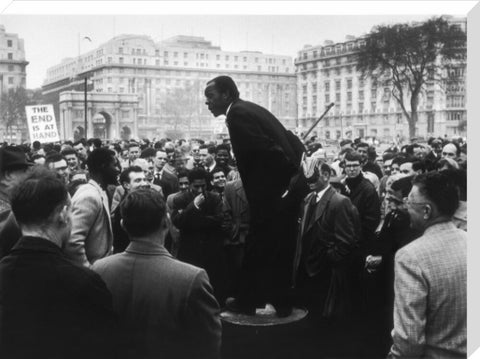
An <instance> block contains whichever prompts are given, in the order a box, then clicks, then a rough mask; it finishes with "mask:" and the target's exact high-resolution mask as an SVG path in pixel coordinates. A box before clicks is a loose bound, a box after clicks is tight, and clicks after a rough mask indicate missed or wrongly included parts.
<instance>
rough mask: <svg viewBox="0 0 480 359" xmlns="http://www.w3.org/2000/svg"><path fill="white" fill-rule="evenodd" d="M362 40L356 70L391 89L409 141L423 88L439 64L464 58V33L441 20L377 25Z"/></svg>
mask: <svg viewBox="0 0 480 359" xmlns="http://www.w3.org/2000/svg"><path fill="white" fill-rule="evenodd" d="M365 40H366V44H365V46H363V47H362V48H361V49H360V50H359V52H358V54H357V61H358V65H357V68H358V70H359V71H360V72H362V73H363V75H364V76H374V77H378V78H379V79H380V81H382V82H383V84H384V85H390V86H391V91H390V93H391V95H392V96H393V98H394V99H395V100H396V101H397V102H398V104H399V105H400V107H401V109H402V112H403V113H404V115H405V117H406V119H407V121H408V126H409V135H410V138H413V137H415V124H416V123H417V120H418V113H417V110H418V103H419V95H420V93H421V91H422V87H423V86H424V85H425V83H426V81H427V80H429V75H431V74H432V71H434V70H435V67H437V66H439V65H440V64H441V63H442V62H443V63H445V62H449V61H455V60H464V59H465V56H466V34H465V32H464V31H463V30H462V29H460V28H459V27H458V26H456V25H452V24H450V23H448V21H447V20H445V19H444V18H441V17H440V18H432V19H430V20H428V21H426V22H424V23H421V24H395V25H389V26H385V25H380V26H376V27H374V28H373V30H372V31H371V32H370V34H368V35H367V36H366V39H365ZM408 102H409V104H410V106H407V103H408Z"/></svg>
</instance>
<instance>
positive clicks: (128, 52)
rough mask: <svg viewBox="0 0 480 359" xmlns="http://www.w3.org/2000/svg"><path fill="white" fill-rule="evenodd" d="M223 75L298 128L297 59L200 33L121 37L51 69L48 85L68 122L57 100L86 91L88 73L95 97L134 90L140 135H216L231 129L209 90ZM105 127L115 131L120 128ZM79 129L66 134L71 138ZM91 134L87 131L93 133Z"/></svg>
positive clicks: (248, 97) (73, 116) (71, 115)
mask: <svg viewBox="0 0 480 359" xmlns="http://www.w3.org/2000/svg"><path fill="white" fill-rule="evenodd" d="M219 75H229V76H231V77H232V78H233V79H234V80H235V82H236V83H237V86H238V87H239V91H240V96H241V97H242V98H243V99H245V100H251V101H254V102H256V103H258V104H260V105H262V106H264V107H266V108H268V109H269V110H270V111H271V112H272V113H274V114H275V115H276V116H277V117H278V118H279V120H280V121H282V122H283V124H284V125H285V126H286V127H288V128H292V129H293V128H295V127H296V126H297V123H296V119H297V104H296V99H297V94H296V91H297V85H296V75H295V72H294V64H293V59H292V58H291V57H289V56H279V55H269V54H263V53H260V52H254V51H242V52H229V51H223V50H222V49H221V48H220V47H218V46H213V45H212V44H211V42H209V41H206V40H205V39H204V38H202V37H194V36H175V37H173V38H170V39H167V40H164V41H161V42H154V41H153V40H152V39H151V38H150V37H149V36H145V35H120V36H117V37H115V38H113V39H111V40H110V41H108V42H107V43H105V44H102V45H101V46H99V47H98V48H96V49H94V50H92V51H90V52H88V53H85V54H82V55H80V56H79V57H76V58H68V59H64V60H63V61H62V62H61V63H60V64H58V65H56V66H53V67H51V68H49V69H48V71H47V77H46V80H45V82H44V85H43V87H42V90H43V95H44V96H46V97H49V98H50V102H51V103H53V104H54V106H56V111H57V113H58V116H57V118H59V119H60V121H66V120H67V119H66V118H63V117H62V116H63V114H64V113H63V112H62V113H60V108H59V106H58V103H59V99H60V93H61V92H64V91H78V92H82V91H84V84H85V80H84V79H85V78H87V79H88V80H87V92H88V94H89V96H90V98H91V101H96V97H97V95H98V96H101V95H104V94H110V95H115V94H118V95H123V94H129V95H135V96H136V98H137V100H138V106H137V107H136V108H135V110H134V111H135V114H136V119H135V120H136V121H137V126H136V129H137V130H136V134H137V136H138V137H147V138H154V137H157V138H158V137H163V136H168V135H171V134H173V133H177V134H179V135H182V136H183V137H203V138H212V137H214V136H215V135H218V134H222V133H223V134H224V133H225V132H226V129H225V128H222V125H221V124H222V119H221V118H220V119H214V118H213V117H212V115H211V113H210V112H209V111H208V109H207V107H206V105H205V97H204V93H203V91H204V88H205V85H206V82H207V81H208V80H210V79H212V78H214V77H216V76H219ZM103 97H105V96H103ZM132 111H133V110H132ZM121 113H122V114H123V112H121ZM68 115H69V117H68V121H73V122H76V123H77V122H78V123H80V120H81V119H82V118H83V117H84V113H83V110H81V109H77V110H76V111H75V112H74V113H69V114H68ZM91 115H92V114H87V117H88V116H91ZM94 116H95V115H94ZM114 116H115V115H114ZM77 117H78V118H77ZM124 120H126V119H124ZM115 121H116V119H113V121H112V123H115ZM117 122H118V121H117ZM65 128H69V127H65ZM72 128H73V129H74V127H72ZM92 131H93V129H92ZM107 133H109V134H110V135H111V136H113V134H114V133H115V131H113V130H111V131H110V130H109V131H107ZM73 135H74V133H73V132H70V133H66V136H67V138H70V137H73ZM93 135H94V133H93V132H90V130H88V129H87V136H88V137H90V136H93ZM115 135H116V136H117V137H116V138H119V137H118V136H119V134H118V133H116V134H115Z"/></svg>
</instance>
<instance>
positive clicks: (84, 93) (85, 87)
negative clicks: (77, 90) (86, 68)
mask: <svg viewBox="0 0 480 359" xmlns="http://www.w3.org/2000/svg"><path fill="white" fill-rule="evenodd" d="M83 111H84V115H85V138H87V137H88V135H87V129H88V121H87V76H85V83H84V86H83Z"/></svg>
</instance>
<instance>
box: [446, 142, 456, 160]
mask: <svg viewBox="0 0 480 359" xmlns="http://www.w3.org/2000/svg"><path fill="white" fill-rule="evenodd" d="M459 152H460V151H459V149H458V147H457V146H455V144H453V143H447V144H446V145H445V146H443V150H442V158H450V159H452V160H456V159H457V157H458V155H459Z"/></svg>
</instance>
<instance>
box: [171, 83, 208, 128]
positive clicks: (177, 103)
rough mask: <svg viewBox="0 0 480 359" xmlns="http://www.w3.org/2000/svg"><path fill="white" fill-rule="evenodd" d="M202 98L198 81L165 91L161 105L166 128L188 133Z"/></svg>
mask: <svg viewBox="0 0 480 359" xmlns="http://www.w3.org/2000/svg"><path fill="white" fill-rule="evenodd" d="M202 99H203V97H202V94H201V92H200V83H199V82H198V81H195V82H194V83H193V84H192V85H188V86H185V87H177V88H174V89H173V90H172V91H171V92H170V93H167V95H166V96H165V99H164V103H163V106H162V117H163V118H165V120H166V123H167V124H168V129H169V130H173V131H175V132H177V131H182V130H186V132H188V133H189V132H190V130H191V127H192V122H193V121H195V120H197V119H198V117H199V115H200V106H201V105H202V103H203V102H202Z"/></svg>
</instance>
